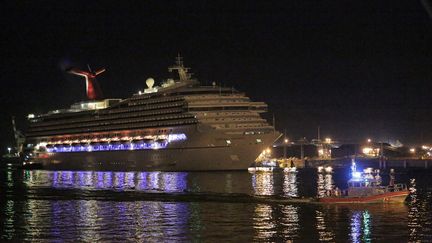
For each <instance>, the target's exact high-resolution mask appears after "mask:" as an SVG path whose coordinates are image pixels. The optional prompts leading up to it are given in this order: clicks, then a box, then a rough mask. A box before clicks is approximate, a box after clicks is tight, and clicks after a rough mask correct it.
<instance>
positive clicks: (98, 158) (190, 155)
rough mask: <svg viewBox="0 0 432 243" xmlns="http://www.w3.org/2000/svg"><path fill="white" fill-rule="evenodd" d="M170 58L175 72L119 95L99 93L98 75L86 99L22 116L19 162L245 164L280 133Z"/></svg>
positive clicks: (152, 166) (170, 166)
mask: <svg viewBox="0 0 432 243" xmlns="http://www.w3.org/2000/svg"><path fill="white" fill-rule="evenodd" d="M189 70H190V69H189V68H187V67H185V66H184V65H183V61H182V58H181V57H177V59H176V62H175V65H173V66H171V67H169V68H168V71H169V72H171V73H173V75H174V76H176V77H175V78H172V79H167V80H164V81H163V82H162V83H161V84H160V86H155V85H154V80H153V79H152V78H149V79H147V80H146V85H147V88H145V89H143V90H142V91H139V92H138V93H136V94H133V95H132V97H129V98H126V99H100V97H98V96H97V95H96V92H95V91H97V88H96V87H97V85H96V83H94V81H95V79H94V78H95V77H96V75H97V74H99V73H101V72H102V71H104V70H101V71H99V72H93V73H85V72H82V73H80V72H78V71H75V72H74V73H75V74H78V75H81V76H83V77H85V78H86V87H87V96H88V98H89V100H88V101H85V102H80V103H76V104H73V105H72V106H71V107H70V108H69V109H63V110H56V111H51V112H48V113H47V114H40V115H34V114H30V115H29V116H28V120H29V128H28V131H27V133H26V144H25V151H27V153H26V154H25V161H24V164H27V165H29V164H33V165H34V164H37V165H40V166H41V167H42V168H44V169H52V170H122V171H138V170H145V171H216V170H247V168H248V166H249V165H250V164H251V163H253V162H254V161H255V159H256V158H257V157H258V156H259V155H260V153H261V152H262V151H263V150H265V149H266V148H268V147H270V146H271V145H272V144H273V142H274V141H275V140H276V139H278V138H279V137H280V136H281V134H280V133H279V132H277V131H276V130H275V129H274V127H273V126H272V124H269V123H268V122H267V121H266V120H265V119H264V118H263V117H262V116H261V114H262V113H264V112H266V111H267V105H266V104H265V103H264V102H254V101H251V99H250V98H248V97H247V96H246V95H245V94H244V93H242V92H239V91H237V90H235V89H233V88H226V87H221V86H220V85H217V84H215V83H213V84H212V85H209V86H205V85H201V84H200V82H199V81H198V80H196V79H194V78H192V75H191V73H190V72H189Z"/></svg>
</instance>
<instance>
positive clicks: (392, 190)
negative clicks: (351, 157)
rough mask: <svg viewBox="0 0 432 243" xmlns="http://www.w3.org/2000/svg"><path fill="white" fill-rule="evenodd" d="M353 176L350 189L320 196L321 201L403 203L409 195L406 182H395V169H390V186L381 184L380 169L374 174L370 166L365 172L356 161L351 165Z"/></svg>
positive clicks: (349, 182) (349, 185)
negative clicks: (359, 170)
mask: <svg viewBox="0 0 432 243" xmlns="http://www.w3.org/2000/svg"><path fill="white" fill-rule="evenodd" d="M351 168H352V169H353V171H352V178H351V179H350V180H349V181H348V189H347V190H346V191H344V192H340V191H339V190H338V189H336V190H335V191H334V192H333V193H330V194H329V195H327V196H325V197H322V198H319V199H318V201H319V202H321V203H402V202H405V200H406V198H407V197H408V195H409V190H408V188H407V186H406V185H404V184H395V183H394V171H393V170H391V171H390V183H389V186H381V177H379V171H377V172H375V173H376V175H373V172H372V169H371V168H368V169H366V170H365V171H364V172H363V173H361V172H357V171H356V170H355V162H353V166H352V167H351Z"/></svg>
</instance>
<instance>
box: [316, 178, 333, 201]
mask: <svg viewBox="0 0 432 243" xmlns="http://www.w3.org/2000/svg"><path fill="white" fill-rule="evenodd" d="M334 186H335V184H334V180H333V174H330V173H327V174H323V173H318V178H317V194H318V197H319V198H321V197H324V196H325V195H326V194H327V193H328V192H330V191H332V190H333V189H334Z"/></svg>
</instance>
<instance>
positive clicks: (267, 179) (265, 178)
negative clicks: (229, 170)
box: [252, 172, 283, 196]
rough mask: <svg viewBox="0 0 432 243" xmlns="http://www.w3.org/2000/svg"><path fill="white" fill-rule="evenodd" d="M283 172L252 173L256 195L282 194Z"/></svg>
mask: <svg viewBox="0 0 432 243" xmlns="http://www.w3.org/2000/svg"><path fill="white" fill-rule="evenodd" d="M282 180H283V179H282V173H271V172H269V173H267V172H262V173H254V174H252V188H253V189H254V194H255V195H260V196H271V195H279V194H282Z"/></svg>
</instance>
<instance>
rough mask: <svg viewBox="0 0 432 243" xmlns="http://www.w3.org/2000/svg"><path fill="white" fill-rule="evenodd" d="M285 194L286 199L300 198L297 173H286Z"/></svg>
mask: <svg viewBox="0 0 432 243" xmlns="http://www.w3.org/2000/svg"><path fill="white" fill-rule="evenodd" d="M283 192H284V196H286V197H298V196H299V195H298V183H297V173H285V174H284V181H283Z"/></svg>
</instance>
